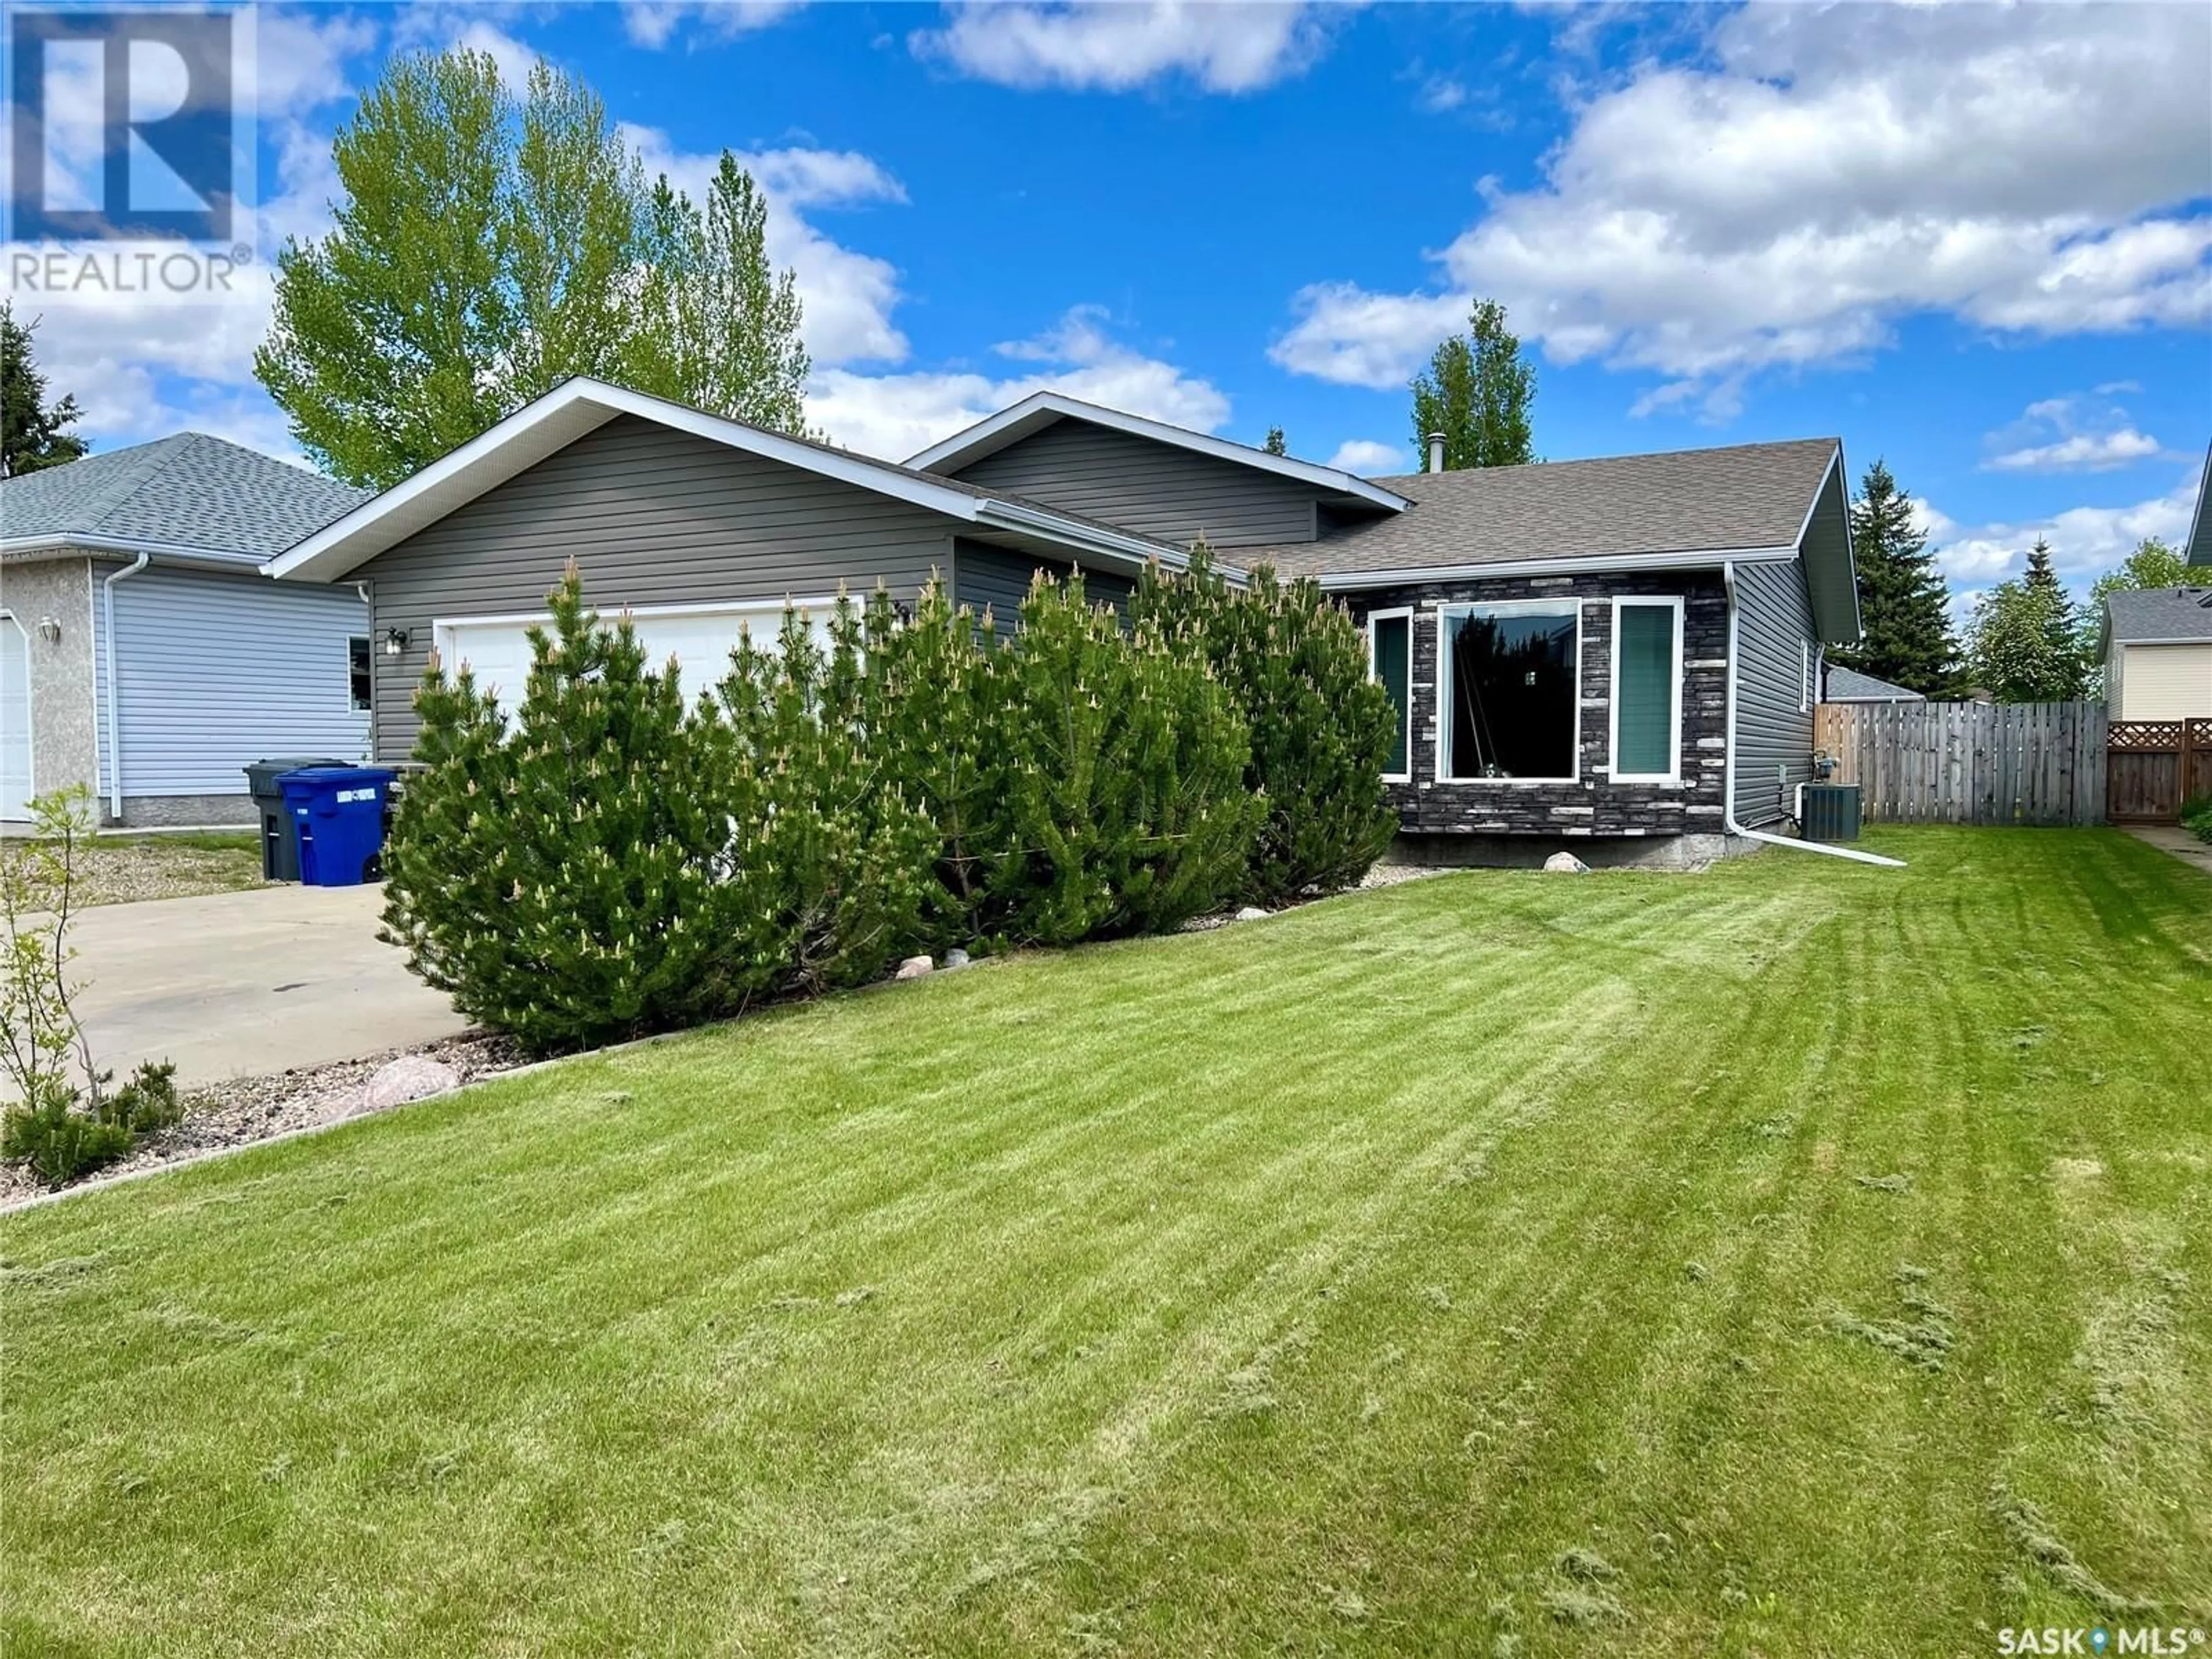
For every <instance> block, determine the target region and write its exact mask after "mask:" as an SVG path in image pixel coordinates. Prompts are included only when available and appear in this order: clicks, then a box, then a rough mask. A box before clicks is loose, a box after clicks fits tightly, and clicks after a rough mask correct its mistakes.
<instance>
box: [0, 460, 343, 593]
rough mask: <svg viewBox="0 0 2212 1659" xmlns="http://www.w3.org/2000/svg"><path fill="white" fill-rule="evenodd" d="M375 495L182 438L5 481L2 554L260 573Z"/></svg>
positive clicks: (0, 488) (0, 487)
mask: <svg viewBox="0 0 2212 1659" xmlns="http://www.w3.org/2000/svg"><path fill="white" fill-rule="evenodd" d="M368 497H369V492H368V491H367V490H365V489H355V488H353V487H352V486H351V485H350V484H343V483H337V481H336V480H335V479H331V478H325V477H323V476H322V475H321V474H320V473H316V472H310V471H307V469H306V468H305V467H301V466H293V465H289V464H287V463H285V462H283V461H279V460H276V459H272V458H271V457H270V456H267V455H264V454H262V453H260V452H259V451H258V450H252V449H247V448H246V447H243V446H241V445H239V444H234V443H231V442H228V441H226V440H224V439H222V438H216V437H211V436H210V435H208V434H206V433H204V432H179V433H177V434H176V435H173V436H172V437H167V438H158V439H156V440H155V441H153V442H152V443H147V444H137V445H134V446H132V447H131V448H129V449H112V450H108V451H106V453H101V454H98V455H88V456H86V457H84V459H82V460H76V461H70V462H68V463H66V464H65V465H61V466H50V467H46V468H43V469H41V470H40V471H36V472H27V473H25V474H23V475H22V476H21V477H15V478H9V479H6V480H4V481H0V550H6V551H9V552H29V551H33V550H39V549H43V548H50V547H52V548H59V547H66V546H90V547H94V548H112V549H115V550H127V551H139V550H150V551H155V552H184V553H191V554H195V555H202V556H215V557H219V558H220V557H228V558H232V559H236V560H238V561H240V562H253V563H257V564H258V562H260V561H262V560H263V559H265V558H267V557H269V556H270V555H271V554H273V553H278V552H282V551H283V550H284V549H285V548H287V547H289V546H290V545H291V544H293V543H295V542H296V541H298V540H299V539H300V538H301V537H302V536H305V535H307V534H310V533H311V532H314V531H316V530H319V529H320V528H322V526H325V525H326V524H328V523H329V522H330V521H331V520H333V519H335V518H337V517H338V516H340V515H341V514H342V513H348V512H350V511H351V510H352V509H353V508H355V507H358V506H359V505H360V504H361V503H362V502H363V501H367V500H368Z"/></svg>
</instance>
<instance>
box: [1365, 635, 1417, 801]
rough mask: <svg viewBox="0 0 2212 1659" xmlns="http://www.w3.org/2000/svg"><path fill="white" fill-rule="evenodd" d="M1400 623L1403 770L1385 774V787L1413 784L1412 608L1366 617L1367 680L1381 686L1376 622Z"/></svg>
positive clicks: (1400, 712)
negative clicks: (1403, 646)
mask: <svg viewBox="0 0 2212 1659" xmlns="http://www.w3.org/2000/svg"><path fill="white" fill-rule="evenodd" d="M1398 621H1403V622H1404V623H1405V624H1406V702H1405V706H1404V707H1403V708H1401V710H1400V711H1399V714H1400V717H1401V720H1403V721H1404V724H1405V728H1406V769H1405V770H1404V771H1402V772H1385V773H1384V774H1383V782H1385V783H1411V782H1412V781H1413V606H1412V605H1394V606H1392V607H1391V608H1390V609H1389V610H1387V611H1369V612H1368V613H1367V678H1369V679H1370V680H1375V681H1376V683H1377V684H1381V678H1380V676H1379V675H1378V674H1377V673H1376V667H1375V624H1376V623H1379V622H1398Z"/></svg>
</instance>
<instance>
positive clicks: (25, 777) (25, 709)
mask: <svg viewBox="0 0 2212 1659" xmlns="http://www.w3.org/2000/svg"><path fill="white" fill-rule="evenodd" d="M32 793H33V786H32V782H31V638H30V635H29V634H28V633H27V632H26V631H25V630H24V628H23V625H22V623H20V622H18V621H17V620H16V619H15V617H12V616H10V615H9V613H8V612H7V611H0V819H9V818H17V819H20V818H27V817H30V815H31V811H30V806H31V795H32Z"/></svg>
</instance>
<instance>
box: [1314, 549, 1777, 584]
mask: <svg viewBox="0 0 2212 1659" xmlns="http://www.w3.org/2000/svg"><path fill="white" fill-rule="evenodd" d="M1796 556H1797V550H1796V548H1795V547H1734V548H1715V549H1711V550H1704V549H1700V550H1694V551H1691V552H1685V553H1623V554H1617V555H1608V556H1603V557H1600V556H1595V555H1577V556H1570V557H1566V558H1554V559H1512V560H1504V561H1498V562H1492V563H1489V564H1438V565H1423V566H1420V567H1419V568H1407V569H1403V570H1346V571H1337V572H1332V573H1331V574H1327V575H1323V576H1321V577H1318V578H1316V580H1318V581H1319V582H1320V583H1321V585H1322V587H1323V588H1324V589H1326V590H1327V591H1328V592H1359V591H1361V590H1363V589H1366V588H1371V587H1401V586H1404V585H1405V584H1407V582H1441V581H1464V580H1480V579H1481V578H1483V577H1486V576H1591V575H1596V576H1606V575H1611V574H1613V573H1615V572H1616V571H1624V570H1717V569H1719V568H1721V567H1722V566H1723V565H1724V564H1728V563H1730V562H1734V563H1736V564H1782V563H1785V562H1788V561H1790V560H1791V559H1794V558H1796Z"/></svg>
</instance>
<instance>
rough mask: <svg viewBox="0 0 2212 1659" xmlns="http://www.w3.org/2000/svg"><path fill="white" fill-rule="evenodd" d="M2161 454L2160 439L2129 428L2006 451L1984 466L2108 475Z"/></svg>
mask: <svg viewBox="0 0 2212 1659" xmlns="http://www.w3.org/2000/svg"><path fill="white" fill-rule="evenodd" d="M2158 453H2160V449H2159V442H2158V440H2157V439H2155V438H2147V437H2145V436H2144V435H2142V433H2140V432H2138V431H2136V429H2135V428H2133V427H2126V428H2122V429H2121V430H2120V431H2118V432H2106V433H2101V434H2091V433H2087V432H2077V433H2075V434H2074V435H2073V436H2071V437H2069V438H2061V439H2059V440H2058V441H2057V442H2056V443H2048V444H2035V445H2032V446H2030V447H2027V448H2026V449H2011V450H2007V451H2006V452H2005V453H2003V454H2002V455H1992V456H1991V457H1990V459H1988V460H1986V461H1984V462H1983V463H1982V465H1984V467H1986V468H1988V469H1989V470H1990V471H1992V472H2109V471H2112V469H2113V468H2114V467H2120V466H2126V465H2130V464H2131V463H2133V462H2136V461H2141V460H2147V459H2149V458H2150V457H2151V456H2153V455H2156V454H2158Z"/></svg>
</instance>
